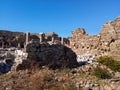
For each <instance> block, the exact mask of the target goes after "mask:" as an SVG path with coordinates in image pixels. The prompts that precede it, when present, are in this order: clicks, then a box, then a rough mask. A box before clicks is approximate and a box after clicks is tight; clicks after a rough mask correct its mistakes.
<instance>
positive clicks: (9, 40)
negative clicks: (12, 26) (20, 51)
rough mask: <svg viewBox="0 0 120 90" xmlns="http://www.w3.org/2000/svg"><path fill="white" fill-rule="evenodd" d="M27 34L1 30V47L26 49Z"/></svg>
mask: <svg viewBox="0 0 120 90" xmlns="http://www.w3.org/2000/svg"><path fill="white" fill-rule="evenodd" d="M24 41H25V34H24V33H22V32H11V31H5V30H0V47H2V48H8V47H18V46H21V47H24Z"/></svg>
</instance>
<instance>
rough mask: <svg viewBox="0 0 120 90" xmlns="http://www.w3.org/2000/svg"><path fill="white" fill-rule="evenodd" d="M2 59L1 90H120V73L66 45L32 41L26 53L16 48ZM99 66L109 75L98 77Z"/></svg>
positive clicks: (5, 52)
mask: <svg viewBox="0 0 120 90" xmlns="http://www.w3.org/2000/svg"><path fill="white" fill-rule="evenodd" d="M30 55H31V56H30ZM0 56H1V57H0V58H1V60H0V61H1V62H0V72H1V73H0V90H120V86H119V85H120V72H117V71H116V72H115V71H113V70H111V69H110V68H108V66H105V65H102V64H100V63H98V62H97V61H96V57H95V56H92V55H90V54H84V55H75V53H74V52H72V51H71V49H70V48H67V47H65V46H62V45H54V44H52V45H49V44H48V43H46V44H45V43H42V44H40V43H36V42H32V43H29V44H28V46H27V48H26V53H25V52H24V51H23V50H18V49H15V51H10V50H7V51H1V55H0ZM37 56H39V57H37ZM36 57H37V58H36ZM72 57H73V58H72ZM33 61H34V62H33ZM48 61H49V62H48ZM43 62H44V63H43ZM64 62H65V64H64ZM11 63H12V64H11ZM76 63H78V64H77V65H76ZM56 64H57V67H56ZM78 65H79V66H78ZM50 66H52V68H51V67H50ZM58 66H60V67H58ZM71 66H75V67H71ZM53 67H55V68H53ZM98 67H99V68H101V69H102V70H103V71H105V73H107V74H108V75H106V74H105V75H104V74H103V76H101V77H102V78H99V77H96V76H95V75H94V72H95V70H96V68H98ZM98 70H99V69H98ZM98 74H100V75H101V73H98ZM106 76H107V77H106ZM104 77H105V78H104Z"/></svg>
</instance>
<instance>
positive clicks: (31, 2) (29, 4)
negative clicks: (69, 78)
mask: <svg viewBox="0 0 120 90" xmlns="http://www.w3.org/2000/svg"><path fill="white" fill-rule="evenodd" d="M119 15H120V0H0V30H11V31H20V32H28V31H29V32H32V33H33V32H34V33H39V32H45V33H48V32H55V33H57V34H58V35H59V36H62V37H68V36H70V35H71V31H72V30H74V29H76V28H79V27H81V28H85V30H86V32H87V33H88V34H91V35H93V34H97V33H99V32H100V30H101V26H102V25H103V24H104V23H106V22H107V21H110V20H114V19H115V18H116V17H117V16H119Z"/></svg>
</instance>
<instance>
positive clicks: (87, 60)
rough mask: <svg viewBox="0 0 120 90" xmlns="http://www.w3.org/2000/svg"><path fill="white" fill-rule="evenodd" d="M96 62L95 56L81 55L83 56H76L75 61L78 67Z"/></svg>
mask: <svg viewBox="0 0 120 90" xmlns="http://www.w3.org/2000/svg"><path fill="white" fill-rule="evenodd" d="M95 60H96V58H95V56H93V55H91V54H83V55H77V61H78V63H79V65H82V64H85V63H88V64H91V63H93V62H94V61H95Z"/></svg>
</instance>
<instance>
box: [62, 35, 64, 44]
mask: <svg viewBox="0 0 120 90" xmlns="http://www.w3.org/2000/svg"><path fill="white" fill-rule="evenodd" d="M61 44H63V45H64V38H62V37H61Z"/></svg>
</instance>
